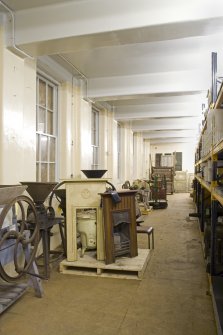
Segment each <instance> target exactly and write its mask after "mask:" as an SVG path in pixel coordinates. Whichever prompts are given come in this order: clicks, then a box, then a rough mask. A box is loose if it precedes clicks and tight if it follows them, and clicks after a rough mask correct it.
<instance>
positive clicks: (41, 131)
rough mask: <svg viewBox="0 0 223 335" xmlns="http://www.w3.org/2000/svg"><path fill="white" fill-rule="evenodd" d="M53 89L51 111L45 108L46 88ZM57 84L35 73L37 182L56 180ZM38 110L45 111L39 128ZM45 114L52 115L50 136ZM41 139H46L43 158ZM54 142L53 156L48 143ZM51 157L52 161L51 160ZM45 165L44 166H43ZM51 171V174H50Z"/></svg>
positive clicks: (47, 107)
mask: <svg viewBox="0 0 223 335" xmlns="http://www.w3.org/2000/svg"><path fill="white" fill-rule="evenodd" d="M40 80H41V81H43V82H45V83H46V106H42V105H41V104H40V97H39V81H40ZM49 86H50V87H52V88H53V109H51V108H50V107H49V106H47V102H48V99H47V98H48V87H49ZM58 91H59V90H58V84H57V83H56V82H54V81H53V79H52V80H51V79H50V78H49V77H47V76H46V77H45V76H44V75H42V74H39V73H37V81H36V151H37V152H36V181H39V182H49V181H50V182H53V181H56V180H57V169H58V162H57V156H58V155H57V142H58ZM40 108H41V109H42V110H45V116H44V120H45V121H44V124H43V125H42V127H41V123H40V122H39V117H40ZM47 113H53V117H52V127H53V132H52V134H50V133H49V132H48V131H47V128H48V125H47V121H48V119H47ZM43 139H46V141H47V144H46V150H45V157H46V159H44V158H45V157H43V155H42V154H43V151H44V150H42V149H43V148H42V143H43ZM53 142H54V150H53V155H51V152H50V143H53ZM52 156H54V157H53V159H52ZM45 164H46V165H45ZM43 165H45V166H46V169H47V170H46V174H45V176H46V177H43V174H42V169H41V167H43ZM52 165H54V169H53V170H52V169H51V168H52ZM52 171H53V173H52Z"/></svg>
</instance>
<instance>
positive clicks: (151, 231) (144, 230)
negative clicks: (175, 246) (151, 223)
mask: <svg viewBox="0 0 223 335" xmlns="http://www.w3.org/2000/svg"><path fill="white" fill-rule="evenodd" d="M136 231H137V234H147V236H148V248H149V249H151V245H150V238H152V249H154V229H153V227H145V226H144V227H143V226H137V227H136Z"/></svg>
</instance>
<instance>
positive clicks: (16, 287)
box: [0, 281, 27, 314]
mask: <svg viewBox="0 0 223 335" xmlns="http://www.w3.org/2000/svg"><path fill="white" fill-rule="evenodd" d="M26 289H27V284H9V283H6V282H2V281H0V314H1V313H3V312H4V311H5V310H6V309H7V308H8V307H10V306H11V305H12V304H13V303H14V302H15V301H16V300H18V299H19V298H20V297H21V296H22V295H23V294H24V293H25V291H26Z"/></svg>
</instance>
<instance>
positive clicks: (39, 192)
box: [21, 181, 66, 278]
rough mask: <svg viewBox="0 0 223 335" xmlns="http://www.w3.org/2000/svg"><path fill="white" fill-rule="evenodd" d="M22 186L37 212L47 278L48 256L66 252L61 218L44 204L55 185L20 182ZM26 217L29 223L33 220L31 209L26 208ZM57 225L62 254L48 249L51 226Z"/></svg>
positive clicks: (51, 183)
mask: <svg viewBox="0 0 223 335" xmlns="http://www.w3.org/2000/svg"><path fill="white" fill-rule="evenodd" d="M21 184H22V185H26V186H27V189H26V191H27V192H28V193H29V195H30V196H31V197H32V199H33V202H34V205H35V210H36V212H37V217H38V221H39V224H40V237H41V239H42V247H43V254H42V255H41V256H43V261H44V264H43V266H44V275H45V278H49V275H50V270H49V266H50V255H51V254H60V255H61V254H64V253H65V250H66V246H65V237H64V232H63V218H62V217H56V216H55V211H54V209H53V207H52V206H45V205H44V202H45V201H46V199H47V197H48V196H49V194H50V193H51V192H52V191H53V189H54V187H55V186H56V185H57V183H54V182H25V181H23V182H21ZM27 216H28V219H29V221H32V219H33V209H32V208H31V207H28V209H27ZM55 225H58V226H59V231H60V235H61V241H62V246H63V252H61V251H55V250H51V249H50V237H51V235H52V232H51V229H52V228H53V226H55Z"/></svg>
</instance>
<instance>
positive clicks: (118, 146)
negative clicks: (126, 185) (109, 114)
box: [117, 123, 121, 179]
mask: <svg viewBox="0 0 223 335" xmlns="http://www.w3.org/2000/svg"><path fill="white" fill-rule="evenodd" d="M117 153H118V157H117V177H118V179H121V125H120V124H119V123H118V128H117Z"/></svg>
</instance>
